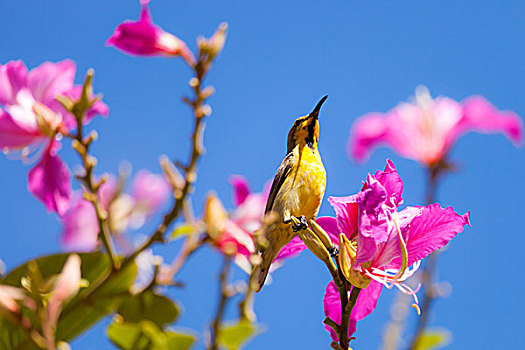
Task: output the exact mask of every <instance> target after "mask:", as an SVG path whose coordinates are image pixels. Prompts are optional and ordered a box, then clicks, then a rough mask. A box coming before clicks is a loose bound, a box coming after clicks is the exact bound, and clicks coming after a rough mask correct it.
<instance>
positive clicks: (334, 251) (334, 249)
mask: <svg viewBox="0 0 525 350" xmlns="http://www.w3.org/2000/svg"><path fill="white" fill-rule="evenodd" d="M328 253H330V256H331V257H332V258H334V259H337V256H338V255H339V249H337V246H336V245H335V244H332V248H330V249H328Z"/></svg>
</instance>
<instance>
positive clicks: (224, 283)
mask: <svg viewBox="0 0 525 350" xmlns="http://www.w3.org/2000/svg"><path fill="white" fill-rule="evenodd" d="M231 261H232V258H231V257H230V256H228V255H225V256H224V264H223V266H222V271H221V275H220V277H219V280H220V288H221V293H220V296H219V306H218V308H217V314H216V315H215V318H214V319H213V323H212V325H211V334H210V339H211V341H210V347H209V349H210V350H217V349H218V348H219V333H220V326H221V321H222V318H223V316H224V310H225V309H226V303H227V301H228V299H229V298H230V297H231V294H232V293H231V292H230V290H229V286H228V272H229V271H230V265H231Z"/></svg>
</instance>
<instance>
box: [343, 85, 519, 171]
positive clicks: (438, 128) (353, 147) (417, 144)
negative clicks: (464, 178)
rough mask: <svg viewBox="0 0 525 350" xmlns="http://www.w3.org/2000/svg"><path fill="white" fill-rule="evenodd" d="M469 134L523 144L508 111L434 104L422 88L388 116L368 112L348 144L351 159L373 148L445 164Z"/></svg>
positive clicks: (472, 103) (479, 104)
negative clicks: (458, 142) (499, 136)
mask: <svg viewBox="0 0 525 350" xmlns="http://www.w3.org/2000/svg"><path fill="white" fill-rule="evenodd" d="M469 131H477V132H481V133H498V132H499V133H503V134H504V135H505V136H506V137H507V138H508V139H510V140H511V141H512V142H513V143H514V144H515V145H520V144H522V143H523V122H522V120H521V118H520V117H519V116H518V115H517V114H516V113H514V112H512V111H500V110H498V109H497V108H496V107H494V106H493V105H492V104H491V103H490V102H488V101H487V100H486V99H485V98H484V97H482V96H471V97H469V98H467V99H465V100H464V101H462V102H461V103H458V102H456V101H454V100H453V99H451V98H449V97H444V96H440V97H437V98H435V99H433V98H432V97H431V96H430V94H429V92H428V90H427V89H426V88H424V87H419V88H418V89H416V97H415V102H411V103H408V102H402V103H400V104H398V105H397V106H396V107H395V108H393V109H391V110H390V111H388V112H387V113H384V114H383V113H377V112H372V113H368V114H365V115H364V116H362V117H360V118H359V119H357V121H356V122H355V123H354V125H353V127H352V131H351V137H350V140H349V143H348V151H349V154H351V155H352V157H354V158H355V159H357V160H358V161H363V160H365V159H366V158H367V157H368V155H369V154H370V153H371V152H372V150H373V149H374V148H376V147H377V146H382V145H383V146H388V147H391V148H392V149H394V150H395V151H396V152H397V153H399V154H400V155H402V156H404V157H406V158H410V159H414V160H416V161H418V162H421V163H423V164H425V165H427V166H432V165H435V164H437V163H439V162H440V161H442V160H445V158H446V156H447V154H448V152H449V151H450V149H451V148H452V146H453V145H454V143H455V142H456V140H457V139H458V138H459V137H460V136H461V135H463V134H464V133H467V132H469Z"/></svg>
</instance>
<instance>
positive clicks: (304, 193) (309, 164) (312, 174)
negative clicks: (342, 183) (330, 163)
mask: <svg viewBox="0 0 525 350" xmlns="http://www.w3.org/2000/svg"><path fill="white" fill-rule="evenodd" d="M294 153H295V160H296V161H295V162H294V164H293V167H292V170H291V172H290V176H288V177H287V179H286V181H285V182H284V183H283V186H282V188H281V190H280V191H279V193H278V195H277V198H276V200H275V204H274V211H275V212H277V213H278V214H280V216H281V217H283V218H284V216H285V215H286V214H287V213H288V214H290V215H293V216H301V215H304V216H305V217H306V219H312V218H315V217H316V216H317V213H318V212H319V207H320V206H321V201H322V199H323V195H324V190H325V186H326V172H325V169H324V166H323V163H322V161H321V157H320V155H319V153H318V152H317V150H316V149H312V148H309V147H304V148H303V151H302V152H301V154H300V152H299V150H298V149H297V148H296V149H295V150H294Z"/></svg>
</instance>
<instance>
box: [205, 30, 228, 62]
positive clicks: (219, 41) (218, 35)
mask: <svg viewBox="0 0 525 350" xmlns="http://www.w3.org/2000/svg"><path fill="white" fill-rule="evenodd" d="M227 30H228V23H226V22H222V23H221V24H219V28H217V30H216V31H215V33H214V34H213V36H212V37H211V38H210V40H208V43H207V46H208V52H209V54H210V56H211V57H215V56H217V54H219V53H220V52H221V51H222V48H223V47H224V43H225V41H226V32H227Z"/></svg>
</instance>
